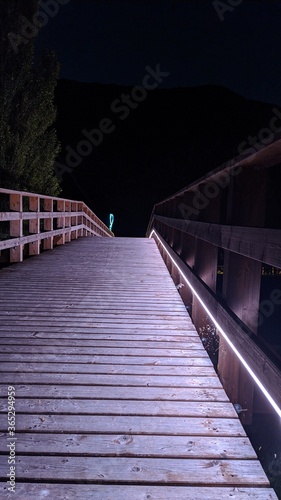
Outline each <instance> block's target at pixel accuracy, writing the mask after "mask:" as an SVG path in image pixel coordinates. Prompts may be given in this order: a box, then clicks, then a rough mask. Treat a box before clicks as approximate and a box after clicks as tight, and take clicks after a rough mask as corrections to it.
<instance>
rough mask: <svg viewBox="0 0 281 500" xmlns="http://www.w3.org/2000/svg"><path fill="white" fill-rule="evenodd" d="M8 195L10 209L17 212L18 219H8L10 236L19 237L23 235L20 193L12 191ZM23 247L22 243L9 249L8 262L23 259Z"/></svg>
mask: <svg viewBox="0 0 281 500" xmlns="http://www.w3.org/2000/svg"><path fill="white" fill-rule="evenodd" d="M9 196H10V210H13V211H15V212H19V218H18V220H12V221H10V236H11V237H15V238H20V237H22V235H23V223H22V195H21V194H17V193H13V194H10V195H9ZM23 247H24V245H18V246H17V247H14V248H11V249H10V262H22V261H23Z"/></svg>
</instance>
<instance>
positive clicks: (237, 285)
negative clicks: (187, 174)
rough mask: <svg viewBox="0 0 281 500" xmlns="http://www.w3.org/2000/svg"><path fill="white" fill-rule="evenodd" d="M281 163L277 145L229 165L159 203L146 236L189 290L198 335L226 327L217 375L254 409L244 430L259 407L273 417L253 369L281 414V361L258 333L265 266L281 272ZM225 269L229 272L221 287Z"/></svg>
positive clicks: (184, 292)
mask: <svg viewBox="0 0 281 500" xmlns="http://www.w3.org/2000/svg"><path fill="white" fill-rule="evenodd" d="M280 158H281V141H280V140H276V141H275V142H273V143H272V144H271V145H269V146H266V147H261V148H260V150H259V151H258V152H256V153H255V154H250V155H248V156H244V157H238V158H236V159H234V160H232V161H230V162H228V163H227V164H224V165H222V166H221V167H219V168H218V169H216V170H214V171H212V172H210V174H208V175H206V176H205V177H204V178H201V179H199V180H198V181H195V182H193V183H192V184H190V185H189V186H187V187H186V188H184V189H183V190H181V191H179V192H178V193H176V194H174V195H171V196H170V197H169V198H167V199H165V200H163V201H162V202H159V203H157V204H156V205H155V206H154V209H153V212H152V215H151V219H150V222H149V226H148V230H147V236H152V237H154V238H155V241H156V243H157V245H158V246H159V249H160V251H161V253H162V255H163V258H164V259H165V261H166V264H167V266H168V268H169V270H170V273H171V275H172V277H173V279H174V281H175V283H176V284H177V285H178V284H180V283H182V284H183V286H182V287H181V285H180V287H181V288H179V292H180V294H181V296H182V298H183V301H184V303H185V304H186V306H187V307H188V309H189V311H190V313H191V317H192V320H193V322H194V324H195V326H196V328H197V330H198V331H200V329H202V328H203V326H204V321H206V316H208V322H209V323H212V318H213V320H214V321H215V322H217V323H218V325H219V326H220V327H221V330H220V329H217V333H218V334H219V349H218V365H217V369H218V373H219V375H220V378H221V380H222V382H223V385H224V388H225V390H226V392H227V394H228V396H229V398H230V399H231V401H232V402H233V403H237V404H240V405H241V406H242V408H246V409H247V411H245V413H244V414H242V415H241V417H242V419H243V421H244V423H250V422H251V417H252V412H253V411H255V410H256V409H257V408H259V409H261V407H262V409H261V411H270V407H269V406H268V407H267V403H266V399H263V397H262V396H261V395H260V392H259V391H258V390H256V381H255V379H254V378H253V377H252V375H251V370H252V372H253V373H254V374H255V375H256V376H257V378H258V380H259V381H260V382H261V384H262V385H263V387H264V388H265V389H266V391H267V392H268V394H270V395H271V396H272V398H273V399H274V401H275V403H276V404H277V406H278V407H279V411H280V412H281V390H280V387H281V372H280V357H279V359H278V356H276V355H275V354H274V352H273V351H272V350H271V349H270V346H269V345H267V344H266V342H265V341H264V338H261V337H260V336H259V330H258V326H259V322H260V321H262V319H263V318H262V313H263V312H262V311H261V309H260V290H261V275H262V265H264V264H268V265H270V266H275V267H276V268H279V269H281V230H280V227H281V223H280V225H279V227H278V210H276V206H277V207H278V206H279V205H278V203H280V202H278V200H277V198H278V197H279V198H280V193H279V191H278V190H276V195H275V196H276V204H275V205H274V203H273V201H274V200H273V198H272V197H273V194H272V193H271V191H270V192H269V193H268V192H267V187H266V186H267V185H268V179H270V180H271V186H272V185H274V179H276V177H274V176H276V174H277V175H278V168H280V167H279V162H280ZM270 176H271V177H270ZM268 205H269V206H268ZM272 207H273V208H272ZM270 210H271V212H272V213H271V212H270ZM273 210H275V213H273ZM273 219H275V223H274V224H275V225H274V224H273ZM276 220H277V225H276ZM219 267H221V269H223V271H222V273H223V274H222V276H221V278H222V285H221V287H218V268H219ZM181 272H182V273H183V274H181ZM183 275H184V276H185V277H186V278H187V281H188V283H189V285H190V286H188V285H187V282H185V281H184V280H183V278H182V276H183ZM280 281H281V277H280ZM271 295H272V296H270V297H268V299H269V300H268V301H265V302H267V304H266V306H267V309H266V308H265V309H264V311H265V313H264V314H265V315H268V312H267V311H268V310H269V308H270V309H271V310H272V311H273V309H274V308H275V307H278V306H279V307H281V305H280V304H281V286H280V289H275V290H273V291H272V294H271ZM270 301H271V302H272V303H269V302H270ZM203 303H204V305H206V308H205V307H203ZM207 310H208V311H209V313H210V314H209V315H208V314H207V313H206V311H207ZM222 332H226V335H227V338H228V340H229V341H230V342H228V341H227V340H226V337H225V336H224V335H223V334H222ZM231 346H232V347H231ZM237 352H238V353H241V355H242V357H243V360H244V361H245V364H244V365H243V363H241V359H239V356H238V355H237ZM245 366H247V367H248V368H249V369H248V368H247V369H246V368H245ZM264 394H265V393H264ZM264 408H266V410H264ZM256 411H258V410H256ZM280 416H281V414H280Z"/></svg>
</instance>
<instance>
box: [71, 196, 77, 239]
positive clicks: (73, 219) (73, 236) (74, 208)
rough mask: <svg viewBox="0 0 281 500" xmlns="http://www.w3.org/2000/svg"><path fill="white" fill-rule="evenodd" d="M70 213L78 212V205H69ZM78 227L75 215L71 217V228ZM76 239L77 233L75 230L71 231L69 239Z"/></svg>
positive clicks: (74, 203)
mask: <svg viewBox="0 0 281 500" xmlns="http://www.w3.org/2000/svg"><path fill="white" fill-rule="evenodd" d="M71 212H72V213H73V212H78V203H76V202H72V203H71ZM77 225H78V216H77V215H71V226H77ZM77 238H78V231H77V229H76V230H75V231H71V239H72V240H76V239H77Z"/></svg>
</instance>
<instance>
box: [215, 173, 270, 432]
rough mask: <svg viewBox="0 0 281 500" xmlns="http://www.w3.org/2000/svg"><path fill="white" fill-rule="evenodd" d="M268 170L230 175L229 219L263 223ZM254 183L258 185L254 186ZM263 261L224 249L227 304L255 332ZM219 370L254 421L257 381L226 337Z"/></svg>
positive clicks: (243, 415)
mask: <svg viewBox="0 0 281 500" xmlns="http://www.w3.org/2000/svg"><path fill="white" fill-rule="evenodd" d="M266 175H267V172H266V170H265V169H264V170H253V169H250V170H249V169H244V170H243V171H242V172H240V173H239V175H238V176H236V177H232V178H231V183H230V185H229V196H228V207H227V223H228V224H230V225H238V226H246V227H247V226H249V227H250V226H251V227H263V224H264V217H265V203H266V196H265V194H266V189H265V188H266ZM253 186H255V189H253ZM260 284H261V262H258V261H256V260H254V259H249V258H248V257H244V256H243V255H239V254H236V253H234V252H230V251H225V252H224V271H223V297H224V299H225V301H226V303H227V305H228V306H229V307H230V308H231V309H232V311H233V312H234V313H235V314H236V315H237V316H238V318H240V319H241V320H242V321H243V322H244V323H245V324H246V325H247V326H248V327H249V328H250V330H252V331H253V332H254V333H256V325H257V320H258V312H259V298H260ZM218 372H219V375H220V377H221V380H222V383H223V386H224V389H225V391H226V393H227V395H228V397H229V398H230V399H231V401H232V402H233V403H239V404H240V405H241V406H242V407H243V408H247V411H246V412H243V413H241V419H242V421H243V423H244V424H250V423H251V421H252V412H253V398H254V383H253V381H252V380H251V379H250V377H249V375H248V373H246V371H245V369H244V368H243V366H242V365H241V363H239V361H238V359H237V357H236V356H235V355H234V354H233V352H232V351H231V350H230V348H229V346H228V344H227V343H226V342H225V340H224V339H223V338H220V349H219V361H218Z"/></svg>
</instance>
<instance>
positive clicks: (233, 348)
mask: <svg viewBox="0 0 281 500" xmlns="http://www.w3.org/2000/svg"><path fill="white" fill-rule="evenodd" d="M153 233H154V234H155V236H156V238H157V240H158V241H159V243H161V245H162V248H163V249H164V250H165V252H166V253H167V254H168V255H169V257H170V259H171V261H172V262H173V264H174V266H175V267H176V268H177V270H178V271H179V273H180V275H181V276H182V278H183V279H184V281H185V282H186V283H187V285H188V286H189V288H190V289H191V291H192V293H193V294H194V295H195V297H196V298H197V299H198V300H199V302H200V304H201V305H202V307H203V308H204V309H205V311H206V313H207V314H208V316H209V317H210V318H211V320H212V322H213V323H214V325H215V326H216V328H217V330H219V332H220V333H221V334H222V336H223V337H224V338H225V340H226V342H227V343H228V345H229V346H230V347H231V349H232V350H233V352H234V353H235V354H236V356H237V357H238V359H239V360H240V361H241V363H242V364H243V366H244V367H245V368H246V370H247V371H248V373H249V374H250V375H251V377H252V378H253V380H254V381H255V382H256V384H257V385H258V386H259V388H260V390H261V391H262V393H263V394H264V395H265V397H266V399H267V400H268V401H269V403H270V404H271V406H272V407H273V408H274V410H275V411H276V413H277V414H278V416H279V417H280V418H281V409H280V408H279V406H278V405H277V403H275V401H274V399H273V398H272V396H270V394H269V392H268V391H267V389H266V388H265V387H264V385H263V384H262V382H261V381H260V380H259V379H258V377H257V376H256V374H255V373H254V372H253V370H252V368H251V367H250V366H249V365H248V363H247V361H245V359H244V358H243V356H242V355H241V354H240V352H239V351H238V350H237V349H236V347H235V346H234V344H233V343H232V342H231V340H230V339H229V338H228V336H227V334H226V333H225V331H224V330H223V329H222V327H221V326H220V325H219V324H218V322H217V321H216V319H215V318H214V316H213V315H212V313H211V312H210V311H209V309H208V307H207V306H206V305H205V303H204V302H203V300H202V299H201V297H200V296H199V295H198V293H197V292H196V290H195V289H194V288H193V286H192V285H191V283H190V282H189V281H188V279H187V277H186V276H185V275H184V273H183V272H182V270H181V269H180V268H179V266H178V264H177V263H176V261H175V260H174V259H173V257H172V255H171V254H170V252H169V251H168V250H167V249H166V248H165V247H164V245H163V243H162V241H161V240H160V238H159V236H158V234H157V233H156V231H155V229H152V231H151V233H150V235H149V238H151V237H152V235H153Z"/></svg>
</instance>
